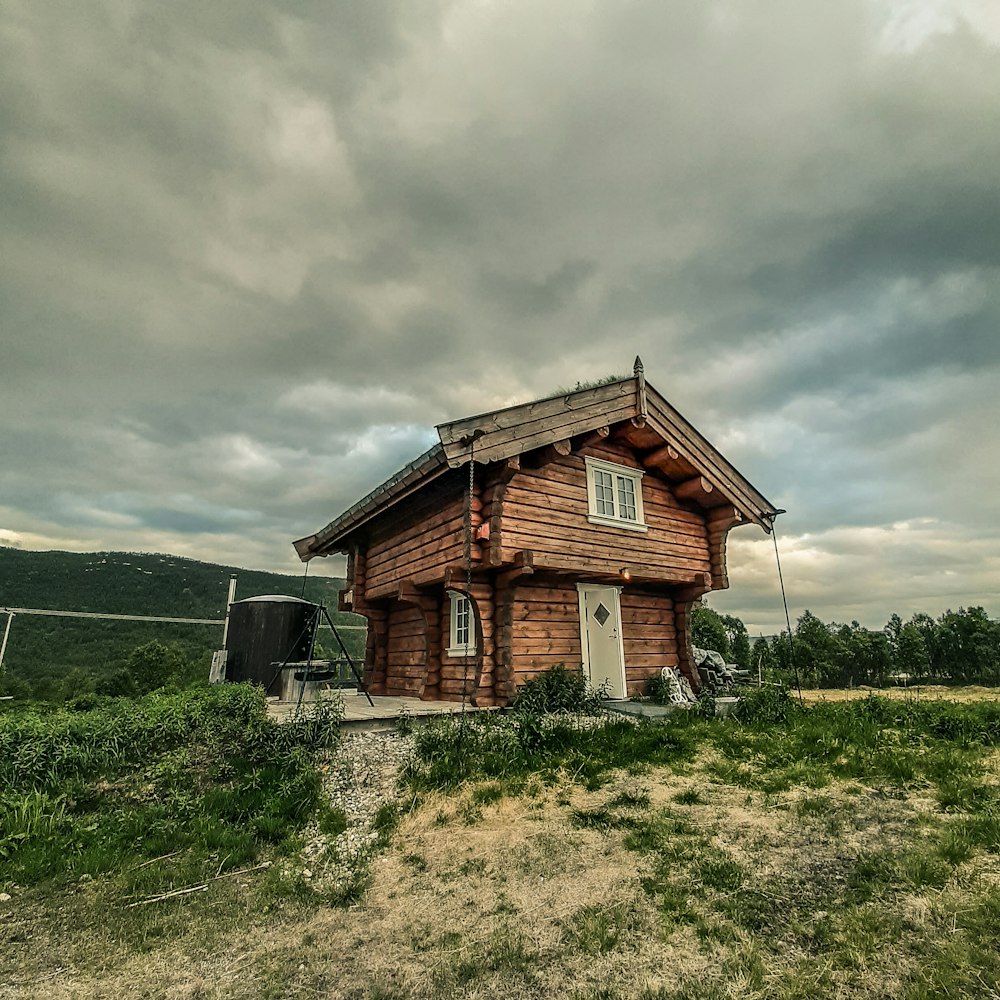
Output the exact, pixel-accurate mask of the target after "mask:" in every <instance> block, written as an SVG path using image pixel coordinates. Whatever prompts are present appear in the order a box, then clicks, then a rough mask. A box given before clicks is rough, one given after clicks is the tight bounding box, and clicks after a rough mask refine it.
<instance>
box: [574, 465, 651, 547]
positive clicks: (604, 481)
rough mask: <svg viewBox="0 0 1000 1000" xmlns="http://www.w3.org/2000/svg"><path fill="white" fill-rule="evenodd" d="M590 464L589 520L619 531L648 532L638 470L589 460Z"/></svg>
mask: <svg viewBox="0 0 1000 1000" xmlns="http://www.w3.org/2000/svg"><path fill="white" fill-rule="evenodd" d="M585 461H586V464H587V500H588V502H589V508H590V509H589V517H588V520H590V521H592V522H593V523H594V524H613V525H614V526H615V527H616V528H630V529H631V530H633V531H645V530H646V522H645V518H644V517H643V510H642V476H643V473H641V472H640V471H639V470H638V469H630V468H628V466H625V465H615V464H614V463H613V462H603V461H601V460H600V459H598V458H587V459H585Z"/></svg>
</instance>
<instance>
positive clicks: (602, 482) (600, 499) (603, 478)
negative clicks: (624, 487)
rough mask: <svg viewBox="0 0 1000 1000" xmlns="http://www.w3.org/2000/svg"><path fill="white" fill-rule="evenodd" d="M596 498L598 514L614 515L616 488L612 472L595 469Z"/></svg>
mask: <svg viewBox="0 0 1000 1000" xmlns="http://www.w3.org/2000/svg"><path fill="white" fill-rule="evenodd" d="M594 499H595V500H596V501H597V513H598V514H606V515H607V516H608V517H614V515H615V490H614V483H613V481H612V479H611V473H610V472H602V471H601V470H600V469H594Z"/></svg>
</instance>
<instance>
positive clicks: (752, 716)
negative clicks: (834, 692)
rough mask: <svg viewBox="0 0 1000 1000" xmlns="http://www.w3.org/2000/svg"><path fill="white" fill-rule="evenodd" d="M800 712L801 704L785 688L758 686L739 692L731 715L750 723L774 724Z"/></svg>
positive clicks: (760, 724) (786, 720)
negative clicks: (738, 697) (738, 698)
mask: <svg viewBox="0 0 1000 1000" xmlns="http://www.w3.org/2000/svg"><path fill="white" fill-rule="evenodd" d="M801 712H802V708H801V706H800V705H799V704H798V702H796V701H794V700H793V699H792V696H791V695H790V694H789V693H788V689H787V688H783V687H760V688H749V689H747V690H745V692H743V693H741V694H740V700H739V701H738V702H737V704H736V707H735V708H734V709H733V717H734V718H735V719H738V720H739V721H740V722H745V723H749V724H751V725H759V726H774V725H777V724H778V723H782V722H788V721H789V719H791V718H793V717H795V716H797V715H798V714H799V713H801Z"/></svg>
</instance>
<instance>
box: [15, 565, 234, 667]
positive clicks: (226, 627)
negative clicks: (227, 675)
mask: <svg viewBox="0 0 1000 1000" xmlns="http://www.w3.org/2000/svg"><path fill="white" fill-rule="evenodd" d="M235 599H236V574H235V573H233V574H232V575H231V576H230V577H229V596H228V597H227V598H226V620H225V622H224V624H223V626H222V648H223V649H225V648H226V640H227V639H228V638H229V609H230V608H231V607H232V606H233V601H234V600H235ZM8 624H10V623H9V622H8ZM4 639H5V641H4V645H6V636H5V637H4ZM2 666H3V653H0V667H2Z"/></svg>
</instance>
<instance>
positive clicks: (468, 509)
mask: <svg viewBox="0 0 1000 1000" xmlns="http://www.w3.org/2000/svg"><path fill="white" fill-rule="evenodd" d="M475 454H476V442H475V440H472V441H470V442H469V489H468V492H467V493H466V495H465V609H466V628H465V649H464V650H463V652H462V726H461V732H462V735H463V736H464V734H465V700H466V697H467V696H468V688H469V641H470V640H471V639H472V623H473V616H472V496H473V493H474V491H475V488H476V484H475V475H476V462H475Z"/></svg>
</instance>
